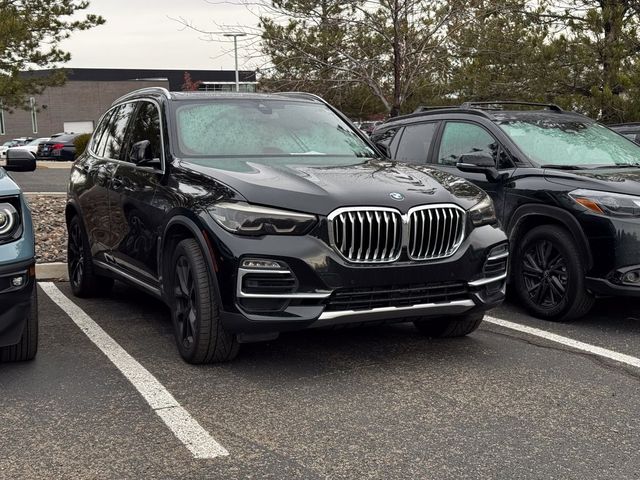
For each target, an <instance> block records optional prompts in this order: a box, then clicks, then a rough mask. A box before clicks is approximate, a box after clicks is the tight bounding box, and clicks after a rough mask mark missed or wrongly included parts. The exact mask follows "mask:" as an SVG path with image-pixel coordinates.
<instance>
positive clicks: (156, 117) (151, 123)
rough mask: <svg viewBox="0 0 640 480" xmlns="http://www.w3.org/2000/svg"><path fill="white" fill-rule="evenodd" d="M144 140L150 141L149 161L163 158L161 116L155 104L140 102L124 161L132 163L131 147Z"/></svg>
mask: <svg viewBox="0 0 640 480" xmlns="http://www.w3.org/2000/svg"><path fill="white" fill-rule="evenodd" d="M142 140H148V141H149V142H150V145H149V150H148V153H149V159H150V160H152V159H156V158H157V159H160V158H162V142H161V139H160V114H159V112H158V108H157V107H156V106H155V104H153V103H151V102H138V109H137V110H136V113H135V115H134V117H133V120H132V121H131V125H130V127H129V134H128V135H127V142H126V147H125V148H126V151H125V152H124V159H125V160H126V161H130V159H129V152H130V149H131V146H132V145H133V144H134V143H136V142H140V141H142Z"/></svg>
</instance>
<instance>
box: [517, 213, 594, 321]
mask: <svg viewBox="0 0 640 480" xmlns="http://www.w3.org/2000/svg"><path fill="white" fill-rule="evenodd" d="M518 244H519V248H518V249H517V251H516V252H515V255H514V264H513V274H514V275H513V284H514V287H515V290H516V294H517V295H518V297H519V299H520V301H521V302H522V304H523V305H524V307H525V308H526V309H527V310H528V311H529V312H530V313H531V314H532V315H534V316H536V317H538V318H542V319H545V320H552V321H570V320H575V319H577V318H579V317H581V316H583V315H585V314H586V313H588V312H589V310H590V309H591V307H592V306H593V303H594V298H593V296H592V295H591V294H590V293H589V292H588V291H587V289H586V287H585V284H584V277H585V268H584V260H583V258H582V256H581V255H580V251H579V249H578V246H577V245H576V243H575V241H574V240H573V238H572V236H571V235H570V234H569V232H567V231H566V230H565V229H564V228H562V227H559V226H556V225H541V226H539V227H536V228H534V229H533V230H531V231H530V232H528V233H527V234H526V235H525V236H524V237H523V238H522V241H520V242H518Z"/></svg>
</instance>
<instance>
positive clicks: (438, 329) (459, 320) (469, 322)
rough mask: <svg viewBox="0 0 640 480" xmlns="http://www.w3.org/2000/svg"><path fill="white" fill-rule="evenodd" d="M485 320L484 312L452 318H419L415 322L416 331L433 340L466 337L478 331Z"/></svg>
mask: <svg viewBox="0 0 640 480" xmlns="http://www.w3.org/2000/svg"><path fill="white" fill-rule="evenodd" d="M483 319H484V312H480V313H470V314H467V315H456V316H452V317H437V318H429V317H424V318H418V319H416V320H414V321H413V324H414V325H415V326H416V329H418V331H419V332H420V333H421V334H423V335H426V336H428V337H431V338H452V337H464V336H465V335H469V334H470V333H471V332H473V331H475V330H477V328H478V327H479V326H480V324H481V323H482V320H483Z"/></svg>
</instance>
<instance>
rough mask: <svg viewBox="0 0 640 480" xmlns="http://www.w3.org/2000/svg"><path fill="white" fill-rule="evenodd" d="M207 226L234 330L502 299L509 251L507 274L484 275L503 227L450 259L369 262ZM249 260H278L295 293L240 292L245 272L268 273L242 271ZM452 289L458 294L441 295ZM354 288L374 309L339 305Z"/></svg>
mask: <svg viewBox="0 0 640 480" xmlns="http://www.w3.org/2000/svg"><path fill="white" fill-rule="evenodd" d="M210 228H211V229H212V230H214V232H213V233H214V235H212V237H213V238H215V239H216V241H215V242H214V253H215V256H216V270H217V272H216V275H217V280H218V285H219V289H220V299H221V302H222V309H221V315H222V319H223V322H224V324H225V327H226V328H227V329H229V330H231V331H234V332H237V333H267V332H279V331H286V330H298V329H304V328H315V327H327V326H334V325H343V324H349V323H366V322H391V321H399V320H402V319H406V318H410V317H418V316H421V317H422V316H434V317H436V316H446V315H460V314H464V313H471V312H476V311H486V310H488V309H490V308H493V307H495V306H497V305H499V304H500V303H501V302H502V301H503V300H504V294H505V283H506V256H507V254H508V252H507V253H505V254H504V255H503V261H504V263H505V272H497V273H496V272H495V271H493V270H491V271H488V272H485V266H486V265H485V264H486V262H487V258H488V256H489V254H490V252H491V250H492V249H493V248H495V247H499V246H501V245H503V246H504V245H506V242H507V238H506V236H505V234H504V233H503V232H502V230H500V229H499V228H496V227H493V226H483V227H480V228H476V229H474V230H472V231H471V233H470V234H469V235H468V236H467V238H466V239H465V241H464V242H463V244H462V245H461V246H460V248H459V249H458V250H457V252H456V253H455V254H454V255H453V256H451V257H449V258H445V259H441V260H434V261H411V260H408V259H407V258H406V257H402V258H400V260H398V261H397V262H393V263H389V264H365V265H363V264H352V263H349V262H347V261H345V260H344V259H343V258H341V257H340V256H339V255H338V254H337V253H336V252H335V251H334V250H333V248H331V247H330V246H329V245H328V243H326V242H324V241H323V240H322V239H321V238H318V236H314V235H307V236H300V237H283V236H264V237H259V238H252V237H239V236H235V235H231V234H229V233H228V232H226V231H223V230H222V229H220V228H217V225H215V224H214V225H211V226H210ZM246 259H270V260H273V261H275V262H278V263H280V264H281V265H282V275H283V277H284V276H286V275H287V274H289V273H290V274H291V277H290V284H291V285H292V287H291V288H292V290H291V292H289V293H285V294H282V293H279V294H266V295H265V294H264V293H254V292H251V291H250V290H248V289H243V282H244V277H245V276H246V275H249V274H256V275H257V274H258V273H264V272H256V271H254V270H251V269H246V268H243V267H242V261H243V260H246ZM275 276H277V274H276V275H275ZM277 280H280V279H277ZM275 283H277V282H275ZM280 283H282V282H280ZM362 289H364V290H365V291H364V292H363V291H362ZM449 290H451V291H455V292H454V293H455V294H454V293H451V294H449V293H444V294H441V293H438V292H442V291H445V292H448V291H449ZM351 291H353V292H354V298H357V299H363V298H365V299H367V300H365V301H367V302H369V304H370V306H369V307H363V303H362V301H358V302H356V305H357V308H351V307H350V303H349V302H348V301H347V302H346V303H344V305H346V306H345V308H340V307H337V306H336V305H337V304H340V302H337V299H336V297H337V296H340V299H339V300H340V301H341V302H344V298H345V296H349V295H350V294H349V292H351ZM395 291H397V292H399V293H398V295H400V296H399V297H398V296H397V295H396V297H397V298H395V297H394V292H395ZM415 292H418V293H415ZM433 292H436V293H437V294H436V293H433ZM382 294H384V295H387V296H388V297H394V298H395V300H394V301H389V302H388V304H385V303H384V302H381V301H380V298H381V295H382ZM431 299H433V301H432V300H431Z"/></svg>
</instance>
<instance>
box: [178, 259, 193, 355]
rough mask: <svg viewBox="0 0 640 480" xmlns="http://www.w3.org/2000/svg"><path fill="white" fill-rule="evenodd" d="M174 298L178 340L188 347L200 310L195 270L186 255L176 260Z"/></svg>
mask: <svg viewBox="0 0 640 480" xmlns="http://www.w3.org/2000/svg"><path fill="white" fill-rule="evenodd" d="M174 299H175V309H176V310H175V316H176V320H175V321H176V323H177V327H178V332H179V337H178V340H179V341H180V342H181V343H182V345H183V346H184V347H185V348H187V349H188V348H191V346H192V345H193V342H194V335H195V332H196V320H197V318H198V317H197V312H198V310H197V298H196V286H195V280H194V278H193V272H192V270H191V266H190V265H189V261H188V260H187V258H186V257H184V256H180V257H179V258H178V261H177V262H176V269H175V278H174Z"/></svg>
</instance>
